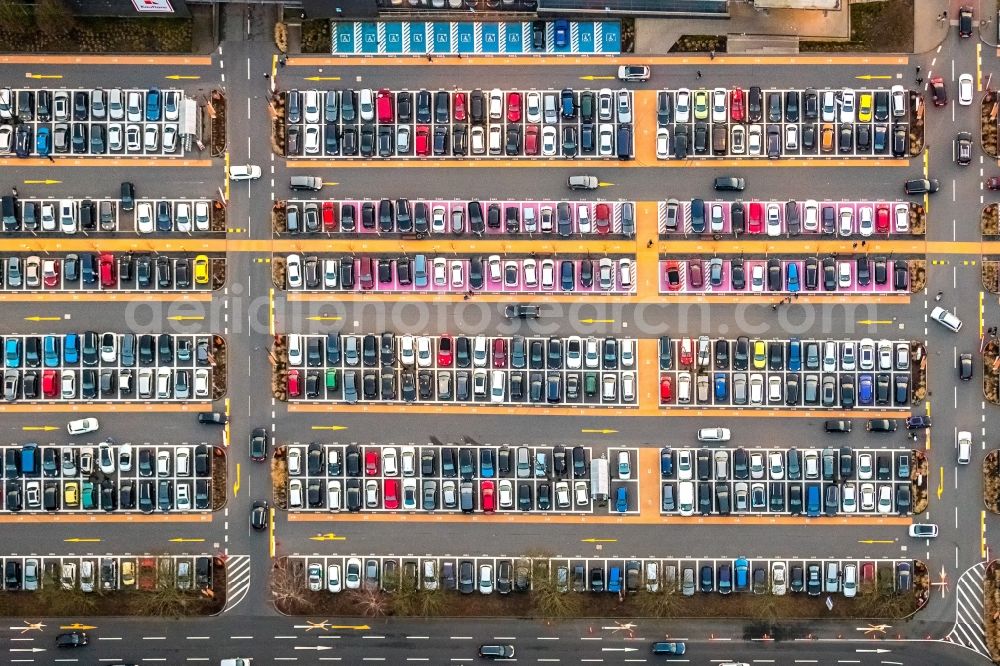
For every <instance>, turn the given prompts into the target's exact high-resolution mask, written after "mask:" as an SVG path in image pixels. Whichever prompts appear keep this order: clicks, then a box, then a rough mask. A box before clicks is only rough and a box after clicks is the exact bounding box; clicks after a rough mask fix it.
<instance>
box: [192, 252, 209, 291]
mask: <svg viewBox="0 0 1000 666" xmlns="http://www.w3.org/2000/svg"><path fill="white" fill-rule="evenodd" d="M194 282H195V284H208V257H207V256H205V255H204V254H199V255H198V256H197V257H195V258H194Z"/></svg>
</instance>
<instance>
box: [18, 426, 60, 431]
mask: <svg viewBox="0 0 1000 666" xmlns="http://www.w3.org/2000/svg"><path fill="white" fill-rule="evenodd" d="M21 430H24V431H26V432H31V431H33V430H41V431H42V432H50V431H52V430H59V428H57V427H55V426H21Z"/></svg>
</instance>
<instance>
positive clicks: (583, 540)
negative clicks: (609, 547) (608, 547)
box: [580, 537, 618, 543]
mask: <svg viewBox="0 0 1000 666" xmlns="http://www.w3.org/2000/svg"><path fill="white" fill-rule="evenodd" d="M580 541H582V542H583V543H615V542H616V541H618V539H595V538H593V537H591V538H589V539H580Z"/></svg>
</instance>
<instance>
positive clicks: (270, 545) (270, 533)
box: [267, 506, 275, 560]
mask: <svg viewBox="0 0 1000 666" xmlns="http://www.w3.org/2000/svg"><path fill="white" fill-rule="evenodd" d="M268 513H270V518H271V520H270V521H268V530H267V552H268V554H269V555H270V557H271V559H272V560H273V559H274V546H275V544H274V507H273V506H272V507H271V508H270V509H269V510H268Z"/></svg>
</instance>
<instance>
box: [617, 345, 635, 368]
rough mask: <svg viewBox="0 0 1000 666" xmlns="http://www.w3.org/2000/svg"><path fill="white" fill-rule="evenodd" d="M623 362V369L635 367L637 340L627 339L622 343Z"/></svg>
mask: <svg viewBox="0 0 1000 666" xmlns="http://www.w3.org/2000/svg"><path fill="white" fill-rule="evenodd" d="M620 344H621V362H622V367H623V368H631V367H634V366H635V340H633V339H632V338H625V339H623V340H622V341H621V343H620Z"/></svg>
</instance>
